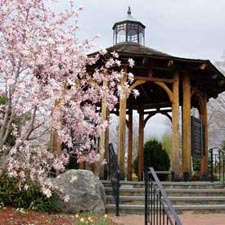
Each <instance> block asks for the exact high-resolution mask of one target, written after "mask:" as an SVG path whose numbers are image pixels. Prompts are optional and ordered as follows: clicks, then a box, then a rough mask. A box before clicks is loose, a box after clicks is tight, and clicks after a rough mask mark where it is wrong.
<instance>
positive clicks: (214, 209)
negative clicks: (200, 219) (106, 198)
mask: <svg viewBox="0 0 225 225" xmlns="http://www.w3.org/2000/svg"><path fill="white" fill-rule="evenodd" d="M174 209H175V210H176V212H177V213H178V214H182V213H184V212H193V213H196V212H198V213H224V211H225V205H224V204H219V205H191V204H190V205H174ZM144 210H145V207H144V205H143V204H142V205H125V204H123V205H120V214H121V215H127V214H135V215H143V214H144ZM107 213H115V205H114V204H107Z"/></svg>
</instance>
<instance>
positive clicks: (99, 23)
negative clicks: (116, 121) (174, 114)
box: [60, 0, 225, 139]
mask: <svg viewBox="0 0 225 225" xmlns="http://www.w3.org/2000/svg"><path fill="white" fill-rule="evenodd" d="M60 4H61V6H62V7H63V5H64V4H65V1H64V0H60ZM75 4H77V6H79V5H82V6H84V10H83V11H81V12H80V15H79V17H78V25H79V27H80V29H79V32H78V33H77V34H76V35H77V38H78V39H80V40H84V39H92V38H93V37H95V36H96V34H100V35H101V38H99V39H97V40H95V42H94V43H95V44H96V49H101V48H107V47H110V46H112V45H113V31H112V27H113V24H114V23H115V22H118V21H122V20H124V19H125V18H126V16H127V9H128V6H130V7H131V11H132V16H133V17H134V18H135V19H136V20H138V21H140V22H142V23H143V24H144V25H145V26H146V29H145V46H147V47H150V48H154V49H156V50H159V51H162V52H165V53H167V54H170V55H174V56H177V57H184V58H193V59H209V60H210V61H211V62H212V63H214V62H215V61H218V60H221V57H222V56H223V55H225V0H214V1H213V0H75ZM96 49H95V50H96ZM93 51H94V50H93ZM165 132H168V123H166V122H165V117H164V116H162V115H160V114H157V115H156V116H154V117H153V118H151V119H150V120H149V122H148V123H147V126H146V129H145V139H148V138H149V137H158V138H160V137H161V136H162V135H163V134H164V133H165Z"/></svg>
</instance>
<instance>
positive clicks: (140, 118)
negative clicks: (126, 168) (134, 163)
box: [138, 106, 144, 180]
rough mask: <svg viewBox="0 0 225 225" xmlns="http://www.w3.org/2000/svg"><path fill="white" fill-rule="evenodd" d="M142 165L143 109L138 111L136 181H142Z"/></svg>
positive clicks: (141, 107)
mask: <svg viewBox="0 0 225 225" xmlns="http://www.w3.org/2000/svg"><path fill="white" fill-rule="evenodd" d="M143 164H144V109H143V106H140V109H139V142H138V179H139V180H142V179H143V169H144V168H143Z"/></svg>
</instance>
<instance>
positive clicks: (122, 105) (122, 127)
mask: <svg viewBox="0 0 225 225" xmlns="http://www.w3.org/2000/svg"><path fill="white" fill-rule="evenodd" d="M125 71H127V69H126V70H125ZM126 80H127V72H125V73H124V76H123V78H122V79H121V86H123V85H124V84H125V82H126ZM126 107H127V96H126V93H121V95H120V102H119V135H118V152H117V153H118V162H119V167H120V170H121V173H122V176H124V175H125V165H124V164H125V161H124V156H125V139H126Z"/></svg>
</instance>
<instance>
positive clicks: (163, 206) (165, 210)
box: [145, 167, 182, 225]
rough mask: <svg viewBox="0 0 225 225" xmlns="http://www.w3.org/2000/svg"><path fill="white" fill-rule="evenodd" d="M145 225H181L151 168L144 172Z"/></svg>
mask: <svg viewBox="0 0 225 225" xmlns="http://www.w3.org/2000/svg"><path fill="white" fill-rule="evenodd" d="M145 225H182V223H181V221H180V219H179V217H178V216H177V213H176V211H175V209H174V208H173V206H172V204H171V202H170V200H169V198H168V196H167V194H166V192H165V190H164V189H163V186H162V184H161V182H160V181H159V178H158V177H157V174H156V172H155V170H154V169H153V168H152V167H149V168H147V169H146V171H145Z"/></svg>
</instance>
